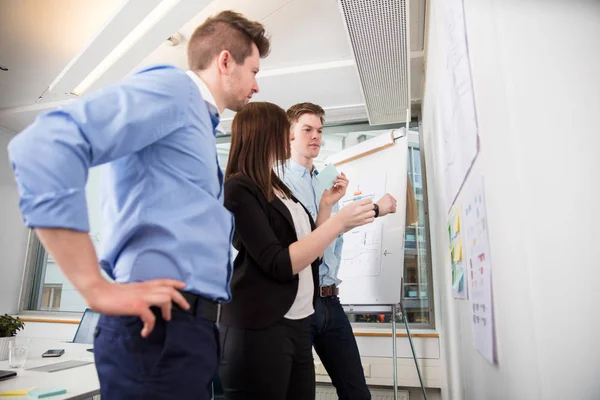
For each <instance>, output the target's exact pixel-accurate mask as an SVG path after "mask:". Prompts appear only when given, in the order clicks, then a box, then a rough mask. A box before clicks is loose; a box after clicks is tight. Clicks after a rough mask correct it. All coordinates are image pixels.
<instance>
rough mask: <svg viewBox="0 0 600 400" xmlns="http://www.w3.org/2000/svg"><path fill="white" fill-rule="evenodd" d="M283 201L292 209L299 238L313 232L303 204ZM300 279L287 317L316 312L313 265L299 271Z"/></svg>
mask: <svg viewBox="0 0 600 400" xmlns="http://www.w3.org/2000/svg"><path fill="white" fill-rule="evenodd" d="M281 201H282V202H283V204H285V206H286V207H287V208H288V210H290V214H292V220H293V221H294V228H295V229H296V236H297V237H298V240H300V239H302V238H304V237H306V236H307V235H308V234H309V233H310V232H311V229H310V221H309V219H308V214H306V211H305V210H304V208H303V207H302V205H300V203H296V202H295V201H294V200H291V199H286V198H281ZM298 280H299V281H298V292H297V293H296V299H295V300H294V303H293V304H292V306H291V307H290V309H289V310H288V312H287V314H285V315H284V317H285V318H287V319H303V318H306V317H308V316H309V315H312V314H313V313H314V312H315V310H314V308H313V295H314V292H315V287H314V283H313V276H312V268H311V265H308V266H307V267H306V268H304V269H303V270H302V271H300V272H299V273H298Z"/></svg>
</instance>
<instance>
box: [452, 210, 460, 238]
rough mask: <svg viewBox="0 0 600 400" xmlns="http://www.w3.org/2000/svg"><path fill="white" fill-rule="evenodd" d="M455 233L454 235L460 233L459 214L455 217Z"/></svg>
mask: <svg viewBox="0 0 600 400" xmlns="http://www.w3.org/2000/svg"><path fill="white" fill-rule="evenodd" d="M453 231H454V233H456V232H460V216H459V215H458V213H456V216H455V217H454V226H453Z"/></svg>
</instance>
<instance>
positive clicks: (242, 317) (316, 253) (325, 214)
mask: <svg viewBox="0 0 600 400" xmlns="http://www.w3.org/2000/svg"><path fill="white" fill-rule="evenodd" d="M289 149H290V139H289V122H288V120H287V117H286V114H285V111H284V110H283V109H281V108H280V107H278V106H276V105H275V104H271V103H258V102H254V103H249V104H248V105H246V106H245V107H244V108H243V109H242V110H241V111H240V112H238V113H237V114H236V116H235V118H234V119H233V125H232V138H231V149H230V153H229V162H228V166H227V171H226V173H225V180H226V181H225V207H227V208H228V209H229V210H230V211H231V212H232V213H233V215H234V217H235V234H234V237H233V246H234V247H235V248H236V249H237V250H238V252H239V253H238V255H237V257H236V258H235V261H234V271H233V277H232V281H231V291H232V301H231V302H230V303H228V304H224V305H223V308H222V312H221V322H220V327H219V331H220V344H221V351H222V361H221V364H220V370H219V373H220V377H221V381H222V383H223V389H224V392H225V397H226V398H227V399H230V400H238V399H264V400H280V399H281V400H283V399H301V400H310V399H314V398H315V370H314V362H313V357H312V342H311V338H310V330H309V327H310V325H309V320H308V317H309V316H310V315H311V314H312V313H313V312H314V309H313V300H314V294H315V293H316V291H317V288H318V282H317V279H318V276H319V271H318V267H319V264H320V262H319V257H321V255H322V254H323V252H324V251H325V249H326V248H327V246H328V245H329V244H330V243H331V242H333V240H334V239H335V238H336V237H337V236H338V235H340V234H341V233H343V232H345V231H347V230H349V229H352V228H354V227H355V226H359V225H363V224H366V223H369V222H372V221H373V218H374V215H375V212H374V211H373V204H372V203H371V202H370V200H368V199H367V200H364V201H356V202H353V203H352V204H351V205H348V206H346V207H344V208H342V209H341V210H340V211H339V212H338V213H336V214H335V215H333V216H331V218H330V213H331V208H330V207H326V206H324V207H323V209H322V210H321V212H320V213H319V215H318V216H317V221H313V220H312V218H311V217H310V214H309V213H308V211H307V210H306V209H305V208H304V207H303V206H302V204H300V203H299V202H298V200H296V199H295V198H294V196H292V193H291V191H290V190H289V189H288V188H287V187H286V186H285V184H284V183H283V182H282V181H281V180H280V179H279V178H278V177H277V175H276V174H275V173H274V168H277V167H278V165H279V164H280V163H282V162H283V161H285V160H287V159H288V158H289V151H290V150H289ZM347 185H348V180H347V179H346V178H345V177H344V176H339V177H338V179H337V180H336V181H335V186H334V187H333V188H332V189H331V190H329V191H326V192H325V194H324V195H323V198H325V199H326V200H329V202H330V204H334V203H335V202H337V201H338V200H339V199H340V198H342V197H343V195H344V194H345V192H346V188H347Z"/></svg>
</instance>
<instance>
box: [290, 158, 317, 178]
mask: <svg viewBox="0 0 600 400" xmlns="http://www.w3.org/2000/svg"><path fill="white" fill-rule="evenodd" d="M286 166H287V168H288V169H289V170H290V171H292V172H295V173H297V174H298V175H300V176H305V175H306V174H309V175H310V171H309V170H308V168H306V167H305V166H303V165H300V164H298V163H297V162H296V161H294V160H292V159H291V158H290V159H289V160H287V162H286ZM313 173H314V175H315V176H316V175H318V174H319V171H317V169H316V168H315V167H314V165H313Z"/></svg>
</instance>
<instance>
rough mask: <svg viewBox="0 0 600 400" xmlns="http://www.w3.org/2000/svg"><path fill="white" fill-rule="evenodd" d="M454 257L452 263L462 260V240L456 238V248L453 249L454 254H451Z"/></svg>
mask: <svg viewBox="0 0 600 400" xmlns="http://www.w3.org/2000/svg"><path fill="white" fill-rule="evenodd" d="M452 254H453V256H454V262H458V261H460V260H462V240H461V238H458V240H457V241H456V248H455V249H454V253H452Z"/></svg>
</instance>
